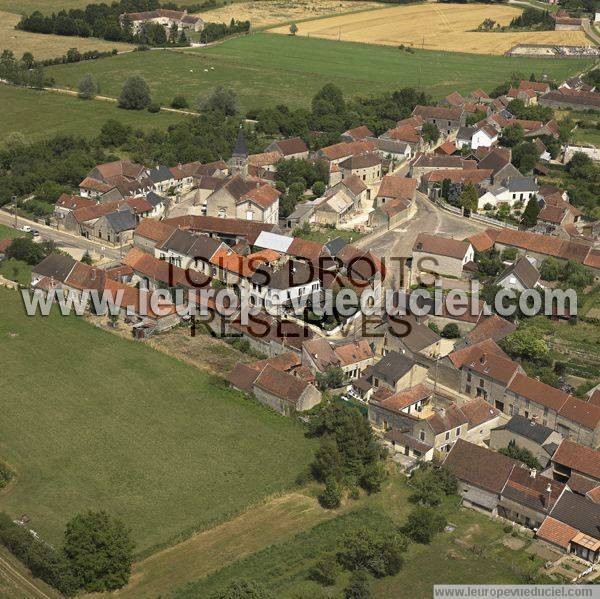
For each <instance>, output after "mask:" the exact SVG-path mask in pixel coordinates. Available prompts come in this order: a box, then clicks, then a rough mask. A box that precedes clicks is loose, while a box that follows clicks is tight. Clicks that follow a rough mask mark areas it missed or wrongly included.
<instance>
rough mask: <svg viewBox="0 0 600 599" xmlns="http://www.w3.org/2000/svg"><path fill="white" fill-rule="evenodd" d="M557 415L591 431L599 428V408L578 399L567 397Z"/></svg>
mask: <svg viewBox="0 0 600 599" xmlns="http://www.w3.org/2000/svg"><path fill="white" fill-rule="evenodd" d="M558 414H559V416H562V417H563V418H567V419H568V420H571V421H573V422H576V423H577V424H580V425H581V426H584V427H586V428H589V429H591V430H595V429H596V428H597V427H598V426H600V407H599V406H595V405H593V404H590V403H589V402H587V401H583V400H581V399H579V398H578V397H569V398H568V399H567V401H566V402H565V403H564V405H563V407H562V408H561V409H560V410H559V412H558Z"/></svg>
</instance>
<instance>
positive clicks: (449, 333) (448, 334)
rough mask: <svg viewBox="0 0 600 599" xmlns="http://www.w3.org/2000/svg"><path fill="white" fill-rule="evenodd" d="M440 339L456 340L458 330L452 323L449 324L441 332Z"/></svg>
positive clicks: (458, 335)
mask: <svg viewBox="0 0 600 599" xmlns="http://www.w3.org/2000/svg"><path fill="white" fill-rule="evenodd" d="M441 335H442V337H445V338H446V339H458V338H459V337H460V329H459V328H458V325H457V324H456V323H454V322H449V323H448V324H447V325H446V326H445V327H444V328H443V329H442V332H441Z"/></svg>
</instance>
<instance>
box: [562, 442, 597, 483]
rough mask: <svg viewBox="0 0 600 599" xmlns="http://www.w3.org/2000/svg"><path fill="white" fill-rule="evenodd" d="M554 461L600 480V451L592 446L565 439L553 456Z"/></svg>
mask: <svg viewBox="0 0 600 599" xmlns="http://www.w3.org/2000/svg"><path fill="white" fill-rule="evenodd" d="M552 461H553V462H556V463H557V464H562V465H564V466H566V467H567V468H570V469H571V470H573V471H577V472H581V473H582V474H586V475H588V476H591V477H593V478H595V479H596V480H600V451H598V450H596V449H592V448H591V447H586V446H585V445H580V444H579V443H575V442H574V441H570V440H569V439H564V440H563V442H562V443H561V444H560V445H559V447H558V449H557V450H556V452H555V453H554V455H553V456H552Z"/></svg>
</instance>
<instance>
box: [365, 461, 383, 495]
mask: <svg viewBox="0 0 600 599" xmlns="http://www.w3.org/2000/svg"><path fill="white" fill-rule="evenodd" d="M385 476H386V473H385V467H384V465H383V462H381V461H379V462H372V463H370V464H367V465H366V466H365V469H364V472H363V473H362V476H361V477H360V486H361V487H362V488H363V489H364V490H365V491H366V492H367V493H369V494H371V493H378V492H379V491H381V485H382V484H383V481H384V480H385Z"/></svg>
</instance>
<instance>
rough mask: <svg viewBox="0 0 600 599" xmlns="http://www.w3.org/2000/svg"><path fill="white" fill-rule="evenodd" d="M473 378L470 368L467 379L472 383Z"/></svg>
mask: <svg viewBox="0 0 600 599" xmlns="http://www.w3.org/2000/svg"><path fill="white" fill-rule="evenodd" d="M472 378H473V377H472V376H471V371H470V370H469V372H467V381H469V383H470V382H471V379H472Z"/></svg>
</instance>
